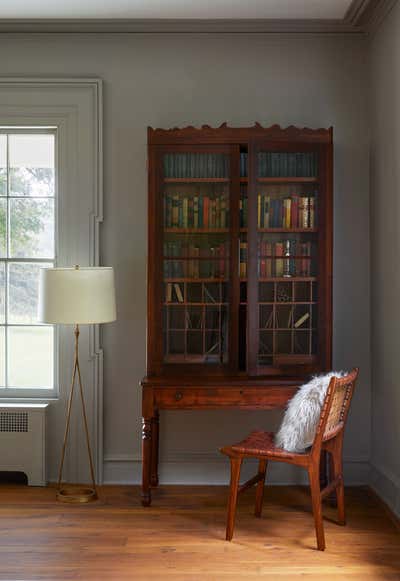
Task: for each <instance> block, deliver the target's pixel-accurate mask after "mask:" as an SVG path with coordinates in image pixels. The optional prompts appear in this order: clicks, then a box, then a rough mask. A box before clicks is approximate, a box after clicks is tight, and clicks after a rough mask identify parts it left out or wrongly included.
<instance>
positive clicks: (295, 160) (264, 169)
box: [258, 151, 318, 177]
mask: <svg viewBox="0 0 400 581" xmlns="http://www.w3.org/2000/svg"><path fill="white" fill-rule="evenodd" d="M317 174H318V156H317V154H316V153H314V152H298V153H286V152H271V151H262V152H260V153H259V154H258V175H259V177H316V176H317Z"/></svg>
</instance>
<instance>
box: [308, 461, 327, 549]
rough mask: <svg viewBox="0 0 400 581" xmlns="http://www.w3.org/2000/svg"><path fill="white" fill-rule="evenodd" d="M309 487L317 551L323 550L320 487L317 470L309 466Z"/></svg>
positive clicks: (323, 536) (323, 537)
mask: <svg viewBox="0 0 400 581" xmlns="http://www.w3.org/2000/svg"><path fill="white" fill-rule="evenodd" d="M308 476H309V479H310V488H311V501H312V511H313V515H314V523H315V532H316V535H317V546H318V550H319V551H324V550H325V535H324V524H323V521H322V502H321V488H320V482H319V472H318V470H317V469H315V468H313V467H311V468H309V470H308Z"/></svg>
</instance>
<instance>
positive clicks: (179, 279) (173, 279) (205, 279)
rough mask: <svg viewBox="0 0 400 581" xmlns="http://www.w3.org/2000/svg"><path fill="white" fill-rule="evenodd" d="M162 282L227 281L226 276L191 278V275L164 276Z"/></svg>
mask: <svg viewBox="0 0 400 581" xmlns="http://www.w3.org/2000/svg"><path fill="white" fill-rule="evenodd" d="M164 282H166V283H168V282H228V279H227V278H192V277H186V278H185V277H178V278H164Z"/></svg>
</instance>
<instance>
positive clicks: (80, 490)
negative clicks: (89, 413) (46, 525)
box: [57, 325, 98, 504]
mask: <svg viewBox="0 0 400 581" xmlns="http://www.w3.org/2000/svg"><path fill="white" fill-rule="evenodd" d="M78 353H79V326H78V325H76V326H75V362H74V370H73V373H72V381H71V390H70V394H69V399H68V410H67V420H66V424H65V434H64V443H63V447H62V454H61V463H60V469H59V473H58V485H57V500H59V501H60V502H69V503H70V504H80V503H84V502H92V501H93V500H97V499H98V496H97V490H96V482H95V478H94V466H93V458H92V451H91V449H90V441H89V430H88V424H87V417H86V408H85V400H84V397H83V388H82V379H81V370H80V366H79V354H78ZM76 377H78V385H79V393H80V400H81V407H82V415H83V425H84V427H85V435H86V446H87V451H88V457H89V467H90V477H91V480H92V486H90V487H89V486H69V485H62V473H63V466H64V459H65V451H66V447H67V440H68V433H69V426H70V421H71V408H72V400H73V397H74V389H75V379H76Z"/></svg>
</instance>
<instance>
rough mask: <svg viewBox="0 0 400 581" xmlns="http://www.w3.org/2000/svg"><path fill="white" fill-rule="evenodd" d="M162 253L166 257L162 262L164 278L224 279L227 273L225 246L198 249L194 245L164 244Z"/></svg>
mask: <svg viewBox="0 0 400 581" xmlns="http://www.w3.org/2000/svg"><path fill="white" fill-rule="evenodd" d="M164 252H165V256H166V257H168V259H166V260H164V276H165V278H194V279H195V278H224V277H225V274H226V273H227V271H228V267H227V261H226V256H227V253H226V245H225V244H219V245H218V246H213V247H202V248H200V247H199V246H195V245H194V244H182V243H180V242H166V243H165V244H164ZM198 258H201V260H198ZM207 259H208V260H207Z"/></svg>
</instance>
